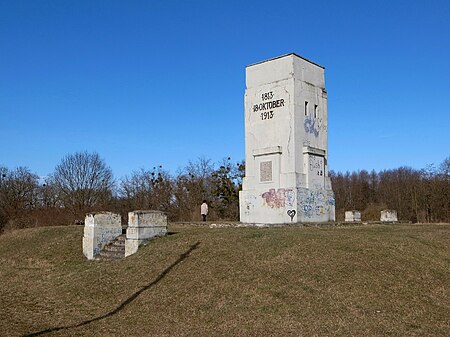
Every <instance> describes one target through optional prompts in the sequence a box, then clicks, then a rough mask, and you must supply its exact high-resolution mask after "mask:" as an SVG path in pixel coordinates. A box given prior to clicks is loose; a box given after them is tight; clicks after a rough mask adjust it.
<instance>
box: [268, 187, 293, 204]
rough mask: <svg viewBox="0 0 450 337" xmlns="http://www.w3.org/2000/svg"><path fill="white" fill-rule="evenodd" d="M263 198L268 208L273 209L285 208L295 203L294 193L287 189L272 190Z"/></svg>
mask: <svg viewBox="0 0 450 337" xmlns="http://www.w3.org/2000/svg"><path fill="white" fill-rule="evenodd" d="M261 196H262V197H263V199H264V201H265V202H266V204H267V206H269V207H271V208H280V207H285V206H286V204H288V205H289V206H292V205H293V201H294V192H293V191H292V190H291V189H287V188H279V189H278V190H277V191H275V189H274V188H271V189H270V190H269V191H268V192H264V193H263V194H262V195H261Z"/></svg>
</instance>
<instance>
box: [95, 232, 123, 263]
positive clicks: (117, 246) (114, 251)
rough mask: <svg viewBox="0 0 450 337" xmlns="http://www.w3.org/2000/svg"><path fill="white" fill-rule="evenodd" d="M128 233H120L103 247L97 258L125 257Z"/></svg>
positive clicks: (113, 258) (116, 258)
mask: <svg viewBox="0 0 450 337" xmlns="http://www.w3.org/2000/svg"><path fill="white" fill-rule="evenodd" d="M125 240H126V235H125V234H122V235H119V236H118V237H117V238H116V239H115V240H113V241H111V242H110V243H108V244H107V245H106V246H105V247H103V249H102V251H101V252H100V254H98V255H97V256H96V259H97V260H118V259H123V258H124V257H125Z"/></svg>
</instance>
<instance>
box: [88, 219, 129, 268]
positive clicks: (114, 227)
mask: <svg viewBox="0 0 450 337" xmlns="http://www.w3.org/2000/svg"><path fill="white" fill-rule="evenodd" d="M120 234H122V224H121V219H120V215H119V214H114V213H111V212H99V213H89V214H86V218H85V220H84V236H83V254H84V256H86V257H87V258H88V259H89V260H92V259H94V257H95V256H96V255H97V254H99V253H100V251H101V250H102V249H103V247H104V246H105V245H106V244H107V243H108V242H110V241H112V240H114V239H115V238H116V237H118V236H119V235H120Z"/></svg>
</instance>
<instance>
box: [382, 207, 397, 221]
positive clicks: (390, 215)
mask: <svg viewBox="0 0 450 337" xmlns="http://www.w3.org/2000/svg"><path fill="white" fill-rule="evenodd" d="M380 221H381V222H397V221H398V220H397V211H396V210H392V209H386V210H384V211H381V216H380Z"/></svg>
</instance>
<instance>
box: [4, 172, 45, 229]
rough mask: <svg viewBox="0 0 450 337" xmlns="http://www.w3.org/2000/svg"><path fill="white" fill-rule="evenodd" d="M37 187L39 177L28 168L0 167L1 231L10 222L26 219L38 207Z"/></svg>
mask: <svg viewBox="0 0 450 337" xmlns="http://www.w3.org/2000/svg"><path fill="white" fill-rule="evenodd" d="M37 187H38V176H37V175H36V174H33V173H31V172H30V170H29V169H28V168H26V167H18V168H16V169H15V170H12V171H10V170H8V169H7V168H5V167H0V231H1V230H2V228H3V227H4V226H5V225H6V223H7V222H8V221H10V220H13V219H16V218H18V217H24V216H25V214H26V213H28V212H29V211H31V210H32V209H34V208H35V207H36V206H37V197H36V192H37ZM21 226H22V225H21Z"/></svg>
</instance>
